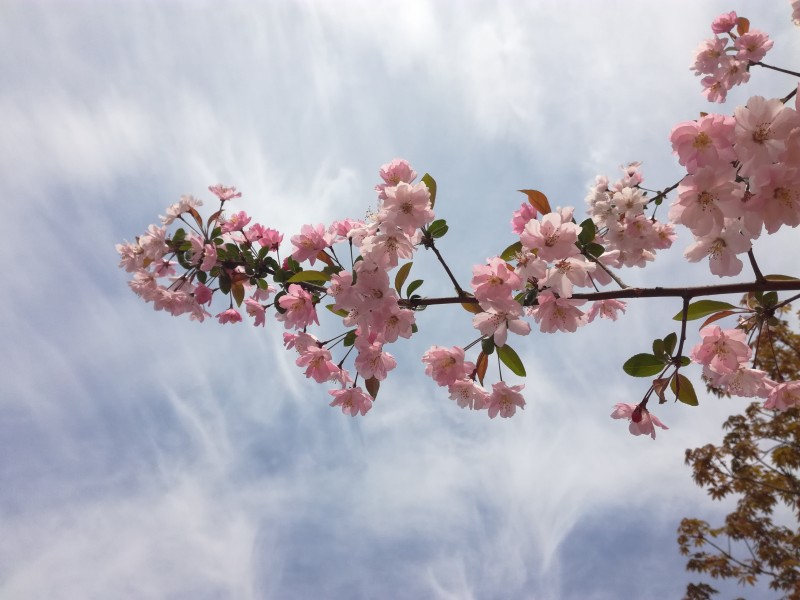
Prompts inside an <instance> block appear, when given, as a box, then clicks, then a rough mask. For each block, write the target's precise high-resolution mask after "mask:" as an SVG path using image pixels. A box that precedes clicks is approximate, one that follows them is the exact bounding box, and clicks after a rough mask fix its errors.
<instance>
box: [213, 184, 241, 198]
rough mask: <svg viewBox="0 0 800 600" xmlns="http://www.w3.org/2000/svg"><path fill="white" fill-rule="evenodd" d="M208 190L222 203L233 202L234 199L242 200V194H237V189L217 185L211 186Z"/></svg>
mask: <svg viewBox="0 0 800 600" xmlns="http://www.w3.org/2000/svg"><path fill="white" fill-rule="evenodd" d="M208 189H209V190H210V191H211V193H212V194H214V195H215V196H216V197H217V198H219V199H220V202H225V201H226V200H232V199H233V198H241V197H242V193H241V192H237V191H236V188H235V187H226V186H224V185H222V184H221V183H218V184H217V185H210V186H208Z"/></svg>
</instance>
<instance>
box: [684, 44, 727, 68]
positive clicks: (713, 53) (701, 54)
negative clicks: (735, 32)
mask: <svg viewBox="0 0 800 600" xmlns="http://www.w3.org/2000/svg"><path fill="white" fill-rule="evenodd" d="M727 44H728V42H727V40H725V39H722V38H718V37H713V38H710V39H707V40H703V42H701V43H700V46H699V47H698V48H697V50H695V55H694V64H693V65H692V66H691V69H693V70H694V72H695V75H705V74H709V73H714V72H715V71H716V70H717V66H718V65H719V58H720V56H722V55H723V54H724V53H725V46H727Z"/></svg>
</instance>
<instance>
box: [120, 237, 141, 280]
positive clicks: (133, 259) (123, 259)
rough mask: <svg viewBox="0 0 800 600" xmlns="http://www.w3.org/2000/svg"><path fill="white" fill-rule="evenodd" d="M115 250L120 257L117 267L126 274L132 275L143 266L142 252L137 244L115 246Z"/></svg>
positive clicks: (127, 243)
mask: <svg viewBox="0 0 800 600" xmlns="http://www.w3.org/2000/svg"><path fill="white" fill-rule="evenodd" d="M116 249H117V253H118V254H119V256H120V261H119V266H120V268H123V269H125V270H126V271H127V272H128V273H133V272H134V271H136V270H137V269H141V268H142V267H143V266H144V250H142V247H141V246H140V245H139V244H138V243H137V244H132V243H130V242H125V243H124V244H117V245H116Z"/></svg>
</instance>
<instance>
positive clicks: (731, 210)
mask: <svg viewBox="0 0 800 600" xmlns="http://www.w3.org/2000/svg"><path fill="white" fill-rule="evenodd" d="M735 180H736V171H735V169H734V168H733V167H731V166H725V167H722V168H719V167H701V168H699V169H698V170H697V171H696V172H695V173H693V174H691V175H687V176H686V177H684V178H683V181H681V183H680V185H679V186H678V199H677V200H676V201H675V202H674V203H673V204H672V206H671V207H670V209H669V218H670V220H671V221H672V222H673V223H679V224H681V225H684V226H685V227H687V228H688V229H689V230H690V231H691V232H692V233H693V234H695V235H696V236H704V235H710V234H711V233H712V232H714V231H719V230H720V229H722V227H723V225H724V224H725V218H728V219H732V218H736V217H739V216H741V214H742V210H743V206H742V198H743V197H744V192H745V186H744V184H743V183H740V182H736V181H735Z"/></svg>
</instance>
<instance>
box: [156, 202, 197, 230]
mask: <svg viewBox="0 0 800 600" xmlns="http://www.w3.org/2000/svg"><path fill="white" fill-rule="evenodd" d="M201 206H203V201H202V200H198V199H197V198H195V197H193V196H188V195H187V196H181V199H180V201H179V202H176V203H175V204H173V205H171V206H170V207H169V208H167V215H166V216H164V217H161V224H162V225H170V224H172V223H173V222H174V221H175V219H177V218H178V217H180V216H181V215H182V214H183V213H185V212H188V211H189V210H191V209H193V208H194V209H196V208H199V207H201Z"/></svg>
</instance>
